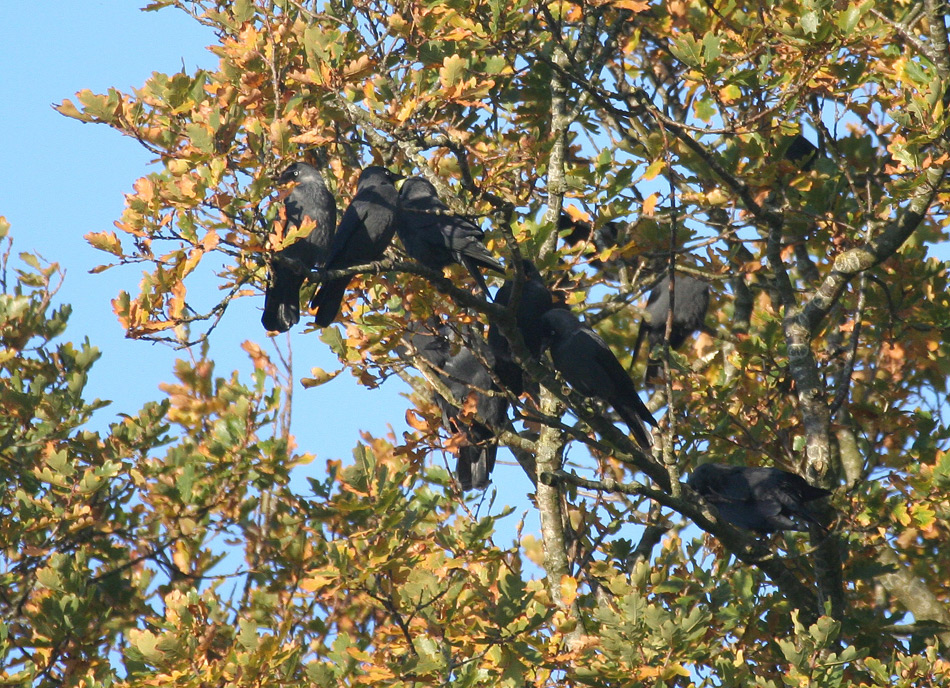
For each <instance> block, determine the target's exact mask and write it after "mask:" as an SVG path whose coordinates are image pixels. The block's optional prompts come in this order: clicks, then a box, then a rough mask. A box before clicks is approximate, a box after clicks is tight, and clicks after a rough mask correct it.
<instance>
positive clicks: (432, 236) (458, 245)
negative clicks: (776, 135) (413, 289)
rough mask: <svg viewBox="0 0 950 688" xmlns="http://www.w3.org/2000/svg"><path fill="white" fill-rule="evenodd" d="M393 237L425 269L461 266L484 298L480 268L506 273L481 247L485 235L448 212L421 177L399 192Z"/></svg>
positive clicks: (470, 223)
mask: <svg viewBox="0 0 950 688" xmlns="http://www.w3.org/2000/svg"><path fill="white" fill-rule="evenodd" d="M396 233H397V234H398V235H399V239H400V240H401V241H402V245H403V246H404V247H405V249H406V253H408V254H409V256H410V257H411V258H413V259H415V260H417V261H419V262H420V263H422V264H423V265H425V266H426V267H427V268H432V269H433V270H441V269H442V268H444V267H445V266H446V265H449V264H451V263H459V264H461V265H464V266H465V268H466V269H467V270H468V271H469V272H470V273H471V274H472V277H473V278H475V282H476V283H477V284H478V286H479V288H480V289H481V290H482V293H484V294H485V295H486V296H488V285H486V284H485V279H484V278H483V277H482V273H481V272H480V270H479V268H485V269H486V270H494V271H495V272H498V273H501V274H504V272H505V267H504V266H503V265H502V264H501V263H499V262H498V260H497V259H496V258H495V257H494V256H493V255H492V254H491V252H489V250H488V249H487V248H485V245H484V244H483V243H482V239H483V238H484V236H485V233H484V232H482V230H481V229H480V228H479V227H478V225H476V224H475V223H474V222H472V221H471V220H468V219H466V218H464V217H461V216H459V215H454V214H452V213H451V212H449V208H448V206H446V205H445V204H444V203H443V202H442V201H441V200H439V196H438V194H437V192H436V190H435V187H434V186H432V184H431V183H429V181H428V180H426V179H423V178H422V177H409V179H407V180H406V181H405V182H403V185H402V188H401V189H400V190H399V213H398V216H397V223H396Z"/></svg>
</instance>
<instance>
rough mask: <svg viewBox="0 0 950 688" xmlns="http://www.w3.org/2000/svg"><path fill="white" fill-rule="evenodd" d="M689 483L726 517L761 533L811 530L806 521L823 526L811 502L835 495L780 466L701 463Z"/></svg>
mask: <svg viewBox="0 0 950 688" xmlns="http://www.w3.org/2000/svg"><path fill="white" fill-rule="evenodd" d="M687 484H688V485H689V486H690V487H691V488H693V489H694V490H695V491H696V492H698V493H699V494H701V495H702V496H703V497H704V498H705V499H706V501H708V502H709V503H710V504H713V505H714V506H715V507H716V508H717V509H718V510H719V515H720V516H722V518H723V519H724V520H726V521H728V522H729V523H731V524H733V525H734V526H738V527H739V528H745V529H747V530H754V531H757V532H760V533H771V532H774V531H776V530H807V527H806V526H803V525H802V522H804V523H811V524H814V525H816V526H819V527H822V526H821V523H820V522H819V521H818V519H817V518H816V516H815V515H814V514H813V513H812V512H811V511H810V510H809V509H808V506H807V502H811V501H814V500H816V499H821V498H822V497H827V496H828V495H830V494H831V493H830V492H829V491H828V490H824V489H822V488H820V487H815V486H813V485H809V484H808V483H807V482H805V479H804V478H802V477H801V476H798V475H795V474H794V473H789V472H787V471H782V470H779V469H778V468H748V467H746V466H727V465H725V464H720V463H705V464H703V465H701V466H697V467H696V470H694V471H693V474H692V475H690V476H689V480H688V481H687Z"/></svg>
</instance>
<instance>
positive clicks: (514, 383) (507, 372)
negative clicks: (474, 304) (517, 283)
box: [488, 260, 554, 396]
mask: <svg viewBox="0 0 950 688" xmlns="http://www.w3.org/2000/svg"><path fill="white" fill-rule="evenodd" d="M522 269H523V270H524V274H525V282H524V284H523V286H522V288H521V300H520V301H519V302H518V309H517V312H516V313H515V320H516V322H517V325H518V331H519V332H520V333H521V338H522V339H523V340H524V343H525V346H526V347H527V349H528V353H530V354H531V356H533V357H534V358H536V359H538V358H540V357H541V349H542V348H543V345H544V327H543V326H542V324H541V316H542V315H544V314H545V313H547V312H548V311H549V310H551V308H553V306H554V303H553V299H552V298H551V292H549V291H548V288H547V287H546V286H544V280H543V279H541V273H540V272H538V269H537V268H536V267H535V266H534V264H533V263H532V262H531V261H529V260H524V261H522ZM513 289H514V282H513V281H512V280H508V281H507V282H505V283H504V284H503V285H502V286H501V288H500V289H499V290H498V291H497V292H496V294H495V303H497V304H499V305H501V306H507V305H508V303H509V302H510V301H511V295H512V291H513ZM488 346H489V347H490V348H491V352H492V354H494V357H495V366H494V370H495V375H497V377H498V380H499V381H500V382H501V383H502V384H503V385H504V386H505V388H506V389H508V391H510V392H511V393H512V394H514V395H515V396H518V395H520V394H521V393H522V392H524V389H525V385H524V372H523V371H522V370H521V366H519V365H518V364H517V363H516V362H515V360H514V359H513V358H512V357H511V347H510V345H509V344H508V340H507V339H506V338H505V335H503V334H502V333H501V330H499V329H498V327H497V326H496V325H495V324H494V323H492V324H489V327H488Z"/></svg>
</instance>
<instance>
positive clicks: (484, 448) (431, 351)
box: [408, 325, 508, 490]
mask: <svg viewBox="0 0 950 688" xmlns="http://www.w3.org/2000/svg"><path fill="white" fill-rule="evenodd" d="M447 335H448V328H446V327H445V326H444V325H442V326H440V327H439V328H437V331H436V332H434V333H426V332H424V331H419V330H415V331H413V332H412V334H411V335H410V336H409V337H408V339H409V341H410V343H411V344H412V346H413V348H414V349H415V350H416V353H417V355H419V356H421V357H422V358H424V359H425V360H426V361H427V362H428V363H429V365H431V366H432V367H433V372H434V373H435V374H436V376H438V378H439V380H440V381H441V382H442V384H444V385H445V386H446V388H447V389H448V390H449V392H451V394H452V396H453V397H455V399H456V400H457V401H459V402H462V403H465V402H466V401H467V400H468V399H469V396H470V395H472V394H474V395H475V397H474V401H475V412H476V414H477V415H478V416H479V417H480V418H481V419H482V420H484V421H485V422H486V423H487V425H483V424H482V423H480V422H479V421H472V422H471V423H469V424H465V423H462V422H461V421H460V420H459V416H460V415H461V410H460V409H459V407H457V406H455V405H454V404H453V403H452V402H451V401H449V400H448V399H446V398H444V397H443V396H441V395H438V396H437V398H436V403H437V404H438V405H439V409H440V410H441V411H442V418H443V421H442V422H443V425H444V426H445V427H446V429H448V430H450V431H452V432H462V433H464V435H465V438H466V440H467V441H468V444H467V445H466V446H463V447H460V448H459V450H458V459H457V461H456V464H455V474H456V476H457V477H458V480H459V483H460V484H461V486H462V489H463V490H471V489H479V490H480V489H483V488H485V487H487V486H488V483H489V476H490V475H491V472H492V469H494V467H495V457H496V455H497V454H498V445H497V444H496V443H495V433H496V431H497V430H501V429H503V428H504V427H505V425H506V424H507V421H508V399H507V398H506V397H505V396H504V395H503V394H501V393H500V392H499V390H498V388H497V387H496V386H495V385H494V383H493V381H492V375H491V372H490V371H489V369H488V368H487V367H486V365H485V364H486V363H487V364H488V365H491V364H492V355H491V352H490V351H488V350H487V348H486V347H485V345H484V341H483V340H482V339H481V338H479V337H477V335H474V334H473V335H472V337H471V338H470V342H469V344H470V345H472V346H474V347H475V348H476V350H477V351H478V352H479V354H480V355H481V357H482V358H479V356H478V355H476V354H475V353H473V352H472V351H471V350H470V349H468V348H465V347H462V348H460V349H459V351H458V353H456V354H454V355H452V353H451V345H450V343H449V340H448V337H447ZM483 360H484V361H485V363H483V362H482V361H483Z"/></svg>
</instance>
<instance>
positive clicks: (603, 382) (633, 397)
mask: <svg viewBox="0 0 950 688" xmlns="http://www.w3.org/2000/svg"><path fill="white" fill-rule="evenodd" d="M541 321H542V324H543V325H544V327H545V328H546V335H547V337H548V339H549V341H550V347H551V360H552V362H553V363H554V369H555V370H557V371H558V372H559V373H561V375H563V376H564V379H565V380H567V382H568V383H569V384H570V385H571V387H573V388H574V389H575V390H577V391H578V392H580V393H581V394H584V395H586V396H589V397H594V398H596V399H603V400H604V401H606V402H607V403H608V404H610V405H611V406H613V407H614V409H615V410H616V411H617V413H618V414H620V417H621V418H622V419H623V422H624V423H626V424H627V427H629V428H630V430H631V432H633V435H634V437H635V438H636V440H637V444H639V445H640V446H641V447H643V448H647V447H649V446H650V444H652V438H651V437H650V433H648V432H647V429H646V426H645V425H644V422H646V423H649V424H650V425H653V426H656V424H657V422H656V420H655V419H654V418H653V416H652V415H651V414H650V410H649V409H648V408H647V407H646V406H645V405H644V403H643V402H642V401H641V400H640V396H639V395H638V394H637V390H636V388H635V387H634V386H633V380H631V379H630V376H629V375H627V371H626V370H624V368H623V365H621V363H620V361H618V360H617V357H616V356H614V354H613V352H612V351H611V350H610V347H609V346H607V342H605V341H604V340H603V339H602V338H601V337H600V335H598V334H597V333H596V332H594V331H593V330H592V329H590V328H589V327H586V326H584V325H583V324H582V323H581V321H580V320H578V318H577V316H576V315H574V314H573V313H571V312H570V311H567V310H564V309H561V308H554V309H551V310H549V311H548V312H547V313H545V314H544V316H543V317H542V318H541Z"/></svg>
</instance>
